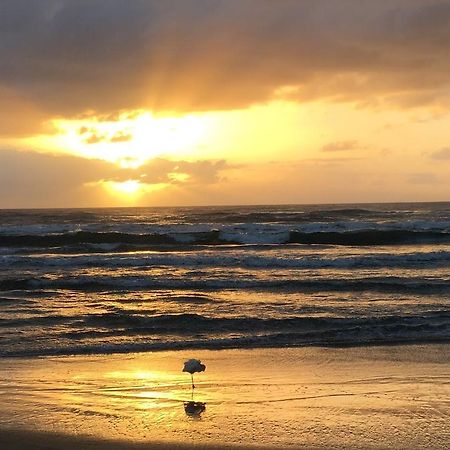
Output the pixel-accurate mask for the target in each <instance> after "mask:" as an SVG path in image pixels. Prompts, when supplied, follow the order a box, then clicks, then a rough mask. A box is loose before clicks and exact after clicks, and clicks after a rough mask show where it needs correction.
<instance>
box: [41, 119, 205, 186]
mask: <svg viewBox="0 0 450 450" xmlns="http://www.w3.org/2000/svg"><path fill="white" fill-rule="evenodd" d="M52 125H53V127H54V128H55V129H56V130H57V132H56V133H55V134H54V135H51V136H40V137H37V138H34V142H33V144H34V146H38V147H41V148H47V149H48V148H54V149H57V150H58V151H64V152H66V153H67V152H68V153H72V154H76V155H77V156H82V157H86V158H91V159H101V160H104V161H109V162H112V163H114V164H118V165H119V166H120V167H123V168H137V167H139V166H141V165H142V164H144V163H145V162H147V161H149V160H151V159H153V158H156V157H167V158H178V159H179V158H183V157H192V155H193V154H195V153H196V150H198V148H199V147H200V146H201V145H202V142H204V141H205V140H206V139H207V138H208V134H209V129H208V128H209V127H208V118H207V117H204V116H202V115H185V116H179V117H158V116H155V115H153V114H152V113H151V112H149V111H140V110H139V111H131V112H125V113H122V114H119V115H118V116H117V117H112V118H111V117H102V116H98V115H97V116H96V115H92V116H90V115H87V116H86V117H84V118H80V119H71V120H68V119H55V120H53V121H52ZM124 189H130V190H132V188H131V185H127V187H126V188H124Z"/></svg>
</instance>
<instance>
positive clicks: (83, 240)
mask: <svg viewBox="0 0 450 450" xmlns="http://www.w3.org/2000/svg"><path fill="white" fill-rule="evenodd" d="M448 242H450V231H447V230H443V231H432V230H422V231H416V230H404V229H389V230H383V229H376V230H360V231H357V230H355V231H348V230H343V231H319V232H301V231H296V230H291V231H286V232H283V231H282V230H280V231H278V232H277V231H276V230H275V231H272V232H270V231H267V232H265V233H264V232H263V231H255V232H254V233H253V234H252V233H251V230H250V232H249V231H248V230H243V231H242V232H239V231H234V232H230V231H227V232H226V231H223V232H222V231H220V230H211V231H207V232H191V233H189V232H186V233H170V234H164V233H163V234H157V233H151V234H134V233H120V232H90V231H78V232H69V233H57V234H28V235H15V234H13V235H8V234H0V247H40V248H48V247H50V248H52V247H63V246H71V245H80V244H103V245H105V244H110V245H111V244H113V245H117V249H119V250H120V245H126V244H132V245H136V246H144V247H152V246H163V245H165V246H176V247H180V248H182V247H183V246H186V245H225V244H247V243H248V244H255V243H260V244H309V245H311V244H327V245H348V246H371V245H402V244H417V243H448Z"/></svg>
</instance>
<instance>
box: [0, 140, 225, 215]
mask: <svg viewBox="0 0 450 450" xmlns="http://www.w3.org/2000/svg"><path fill="white" fill-rule="evenodd" d="M232 168H233V166H230V165H229V164H228V163H227V162H226V161H224V160H219V161H209V160H199V161H182V160H180V161H171V160H167V159H162V158H161V159H154V160H151V161H149V162H148V163H146V164H145V165H143V166H141V167H139V168H137V169H123V168H120V167H118V166H116V165H114V164H111V163H108V162H105V161H100V160H94V159H86V158H81V157H76V156H71V155H52V154H42V153H35V152H21V151H16V150H11V149H10V150H0V192H1V193H2V196H1V198H0V207H3V208H6V207H29V206H45V207H52V206H65V205H67V204H68V203H69V204H73V205H101V204H102V202H104V201H105V193H104V192H101V189H100V187H101V184H102V183H103V182H107V181H114V182H124V181H128V180H138V181H140V182H141V183H145V184H148V185H159V184H165V185H167V186H168V187H170V186H178V187H179V188H181V189H182V190H185V191H186V190H189V189H191V187H197V186H198V187H202V188H205V187H207V186H208V185H214V184H217V183H220V182H221V181H223V178H222V174H223V172H225V171H227V170H230V169H232Z"/></svg>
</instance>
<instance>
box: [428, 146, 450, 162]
mask: <svg viewBox="0 0 450 450" xmlns="http://www.w3.org/2000/svg"><path fill="white" fill-rule="evenodd" d="M431 158H433V159H437V160H450V147H445V148H441V149H440V150H437V151H435V152H434V153H432V154H431Z"/></svg>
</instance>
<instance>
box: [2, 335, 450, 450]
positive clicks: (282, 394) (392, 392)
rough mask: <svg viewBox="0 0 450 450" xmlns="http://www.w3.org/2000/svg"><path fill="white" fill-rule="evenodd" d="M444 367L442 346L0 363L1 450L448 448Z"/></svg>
mask: <svg viewBox="0 0 450 450" xmlns="http://www.w3.org/2000/svg"><path fill="white" fill-rule="evenodd" d="M192 356H194V357H197V358H200V359H201V360H202V361H203V362H204V363H205V364H206V365H207V370H206V372H205V373H200V374H196V375H195V377H194V381H195V385H196V388H195V390H194V391H192V389H191V385H190V376H189V374H186V373H182V372H181V369H182V365H183V362H184V360H185V359H187V358H189V357H192ZM449 360H450V348H449V346H448V345H446V344H440V345H433V344H428V345H405V346H373V347H349V348H315V347H309V348H286V349H253V350H242V349H239V350H222V351H208V350H199V351H195V352H192V351H189V352H186V351H181V352H155V353H136V354H128V355H95V356H64V357H47V358H34V359H33V358H4V359H2V360H1V361H0V365H1V372H0V373H1V375H0V376H1V386H2V388H1V397H2V405H3V406H2V410H1V412H0V420H1V433H0V444H2V443H3V446H2V448H8V449H11V450H13V449H14V450H15V449H24V450H25V449H28V450H32V449H53V448H55V449H56V448H74V449H75V448H79V449H85V448H86V449H90V448H95V449H103V448H110V449H118V450H119V449H136V450H137V449H141V448H192V447H195V448H225V447H226V446H230V447H239V446H244V447H252V446H255V447H267V448H318V449H325V448H355V449H356V448H361V449H363V448H364V449H367V448H374V449H384V448H396V449H397V448H405V449H407V448H408V449H409V448H415V449H419V448H424V449H425V448H427V449H429V448H433V449H444V448H448V443H449V442H450V432H449V429H448V420H449V411H450V408H449V406H450V401H449V394H450V388H449V386H450V384H449V383H450V367H449V364H448V361H449ZM190 401H194V402H196V404H204V408H205V409H204V411H203V412H199V413H198V414H195V412H194V413H193V414H192V413H191V414H188V413H187V412H186V411H185V402H190ZM177 446H178V447H177Z"/></svg>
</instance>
